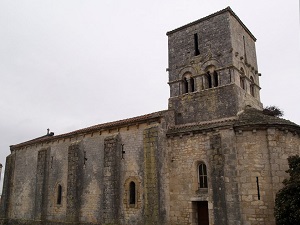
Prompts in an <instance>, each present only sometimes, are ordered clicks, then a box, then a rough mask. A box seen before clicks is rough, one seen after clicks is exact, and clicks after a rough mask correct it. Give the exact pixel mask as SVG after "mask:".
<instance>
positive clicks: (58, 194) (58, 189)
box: [56, 184, 62, 205]
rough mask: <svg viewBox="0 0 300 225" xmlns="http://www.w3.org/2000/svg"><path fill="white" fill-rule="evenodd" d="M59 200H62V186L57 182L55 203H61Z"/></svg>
mask: <svg viewBox="0 0 300 225" xmlns="http://www.w3.org/2000/svg"><path fill="white" fill-rule="evenodd" d="M61 200H62V186H61V185H60V184H59V185H58V186H57V199H56V204H57V205H61Z"/></svg>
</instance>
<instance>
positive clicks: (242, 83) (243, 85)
mask: <svg viewBox="0 0 300 225" xmlns="http://www.w3.org/2000/svg"><path fill="white" fill-rule="evenodd" d="M240 83H241V88H243V89H244V90H245V82H244V78H242V77H240Z"/></svg>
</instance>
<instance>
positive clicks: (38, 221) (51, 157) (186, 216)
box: [0, 7, 300, 225]
mask: <svg viewBox="0 0 300 225" xmlns="http://www.w3.org/2000/svg"><path fill="white" fill-rule="evenodd" d="M167 36H168V44H169V48H168V49H169V66H168V71H169V85H170V98H169V103H168V109H167V110H164V111H160V112H154V113H151V114H147V115H143V116H138V117H134V118H130V119H124V120H120V121H115V122H110V123H104V124H99V125H95V126H92V127H88V128H84V129H81V130H76V131H73V132H70V133H66V134H61V135H54V134H53V133H48V134H47V135H45V136H42V137H39V138H36V139H33V140H30V141H27V142H23V143H20V144H16V145H12V146H11V154H10V155H9V156H7V159H6V166H5V177H4V186H3V194H2V199H1V205H0V217H1V218H0V224H2V225H16V224H19V225H67V224H69V225H70V224H77V225H100V224H101V225H108V224H110V225H112V224H118V225H142V224H143V225H144V224H145V225H186V224H189V225H198V224H199V225H259V224H261V225H266V224H267V225H275V219H274V216H273V212H274V210H273V208H274V201H275V194H276V192H277V191H278V190H279V189H280V188H282V187H283V185H282V181H283V180H284V179H285V178H287V174H286V173H285V170H287V169H288V163H287V160H286V159H287V157H288V156H290V155H295V154H300V138H299V134H300V126H298V125H297V124H295V123H292V122H290V121H288V120H284V119H280V118H277V117H273V116H268V115H265V114H264V113H263V111H262V109H263V108H262V103H261V102H260V85H259V76H260V73H259V72H258V67H257V59H256V51H255V41H256V39H255V37H254V36H253V34H252V33H251V32H250V31H249V30H248V29H247V27H246V26H245V25H244V24H243V23H242V21H241V20H240V19H239V18H238V17H237V16H236V15H235V14H234V12H233V11H232V10H231V9H230V8H229V7H228V8H226V9H224V10H221V11H218V12H216V13H214V14H212V15H209V16H207V17H205V18H202V19H199V20H197V21H195V22H192V23H190V24H187V25H185V26H182V27H180V28H177V29H175V30H172V31H169V32H168V33H167ZM268 76H269V78H270V79H272V75H271V74H270V75H268Z"/></svg>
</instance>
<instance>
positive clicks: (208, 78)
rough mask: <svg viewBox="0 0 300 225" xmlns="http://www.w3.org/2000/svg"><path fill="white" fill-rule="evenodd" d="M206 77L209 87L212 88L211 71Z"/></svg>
mask: <svg viewBox="0 0 300 225" xmlns="http://www.w3.org/2000/svg"><path fill="white" fill-rule="evenodd" d="M206 78H207V83H208V88H212V80H211V76H210V73H209V72H207V73H206Z"/></svg>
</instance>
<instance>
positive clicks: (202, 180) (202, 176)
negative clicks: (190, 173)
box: [198, 163, 208, 188]
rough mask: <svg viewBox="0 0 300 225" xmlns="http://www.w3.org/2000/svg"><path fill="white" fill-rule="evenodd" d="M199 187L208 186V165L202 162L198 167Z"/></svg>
mask: <svg viewBox="0 0 300 225" xmlns="http://www.w3.org/2000/svg"><path fill="white" fill-rule="evenodd" d="M198 176H199V187H200V188H207V187H208V185H207V170H206V165H205V164H203V163H201V164H200V165H199V167H198Z"/></svg>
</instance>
